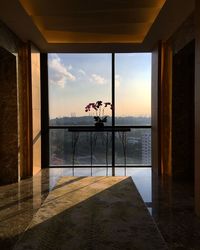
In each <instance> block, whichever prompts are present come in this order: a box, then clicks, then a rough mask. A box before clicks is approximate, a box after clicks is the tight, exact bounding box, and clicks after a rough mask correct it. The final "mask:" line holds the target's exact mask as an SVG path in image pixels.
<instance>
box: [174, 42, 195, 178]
mask: <svg viewBox="0 0 200 250" xmlns="http://www.w3.org/2000/svg"><path fill="white" fill-rule="evenodd" d="M194 75H195V41H194V40H193V41H191V42H190V43H188V44H187V45H186V46H185V47H184V48H182V49H181V50H180V51H179V52H178V53H176V54H175V55H174V56H173V75H172V175H173V177H174V178H180V179H183V178H184V179H193V178H194Z"/></svg>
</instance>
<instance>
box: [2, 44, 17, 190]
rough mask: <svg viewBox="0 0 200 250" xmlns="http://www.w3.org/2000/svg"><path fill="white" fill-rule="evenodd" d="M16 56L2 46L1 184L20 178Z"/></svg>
mask: <svg viewBox="0 0 200 250" xmlns="http://www.w3.org/2000/svg"><path fill="white" fill-rule="evenodd" d="M17 123H18V122H17V80H16V58H15V56H14V55H13V54H11V53H9V52H8V51H6V50H5V49H3V48H1V47H0V185H1V184H8V183H12V182H16V181H17V180H18V126H17Z"/></svg>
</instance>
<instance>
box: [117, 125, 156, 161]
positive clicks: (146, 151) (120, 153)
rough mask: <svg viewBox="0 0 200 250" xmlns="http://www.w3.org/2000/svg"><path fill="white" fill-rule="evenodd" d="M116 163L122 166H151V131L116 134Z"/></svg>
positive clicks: (138, 130) (135, 130)
mask: <svg viewBox="0 0 200 250" xmlns="http://www.w3.org/2000/svg"><path fill="white" fill-rule="evenodd" d="M115 163H116V166H117V165H121V166H134V165H136V166H139V165H143V166H146V165H148V166H150V165H151V129H131V131H130V132H116V133H115Z"/></svg>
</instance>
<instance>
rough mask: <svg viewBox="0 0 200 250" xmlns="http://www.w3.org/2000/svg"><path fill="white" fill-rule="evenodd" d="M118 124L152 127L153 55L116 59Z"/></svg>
mask: <svg viewBox="0 0 200 250" xmlns="http://www.w3.org/2000/svg"><path fill="white" fill-rule="evenodd" d="M115 72H116V73H115V115H116V117H115V124H116V125H150V124H151V119H150V117H151V54H150V53H129V54H116V55H115Z"/></svg>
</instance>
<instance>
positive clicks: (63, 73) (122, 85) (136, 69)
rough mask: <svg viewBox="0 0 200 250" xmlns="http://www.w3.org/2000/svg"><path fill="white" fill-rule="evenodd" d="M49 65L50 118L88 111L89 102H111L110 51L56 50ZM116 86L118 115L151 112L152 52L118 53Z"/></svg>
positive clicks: (140, 114)
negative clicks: (68, 51)
mask: <svg viewBox="0 0 200 250" xmlns="http://www.w3.org/2000/svg"><path fill="white" fill-rule="evenodd" d="M48 66H49V116H50V119H52V118H56V117H65V116H67V117H70V116H72V114H73V115H75V116H84V115H88V114H87V113H85V109H84V107H85V106H86V105H87V104H88V103H90V102H96V101H98V100H102V101H104V102H111V78H112V77H111V72H112V70H111V54H64V53H62V54H55V53H54V54H49V55H48ZM115 89H116V91H115V99H116V105H115V109H116V116H150V115H151V54H150V53H131V54H130V53H129V54H116V56H115ZM107 114H108V115H111V112H108V113H107ZM91 115H93V114H91Z"/></svg>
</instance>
